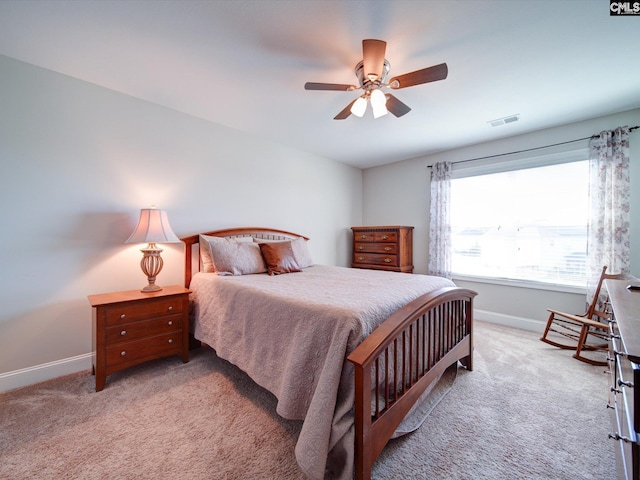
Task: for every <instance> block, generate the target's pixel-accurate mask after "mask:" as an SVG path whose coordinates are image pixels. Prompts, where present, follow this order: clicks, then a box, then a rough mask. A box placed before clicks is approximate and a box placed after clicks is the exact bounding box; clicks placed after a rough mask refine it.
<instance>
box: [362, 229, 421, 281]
mask: <svg viewBox="0 0 640 480" xmlns="http://www.w3.org/2000/svg"><path fill="white" fill-rule="evenodd" d="M351 230H353V262H352V263H351V266H352V267H355V268H372V269H376V270H391V271H394V272H405V273H412V272H413V227H400V226H392V227H390V226H380V227H351Z"/></svg>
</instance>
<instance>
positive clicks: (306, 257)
mask: <svg viewBox="0 0 640 480" xmlns="http://www.w3.org/2000/svg"><path fill="white" fill-rule="evenodd" d="M254 241H255V242H257V243H277V242H289V241H290V242H291V249H292V250H293V257H294V258H295V259H296V263H297V264H298V266H299V267H300V268H307V267H310V266H312V265H313V258H311V253H310V252H309V246H308V245H307V240H305V239H304V238H296V239H293V240H265V239H262V238H254Z"/></svg>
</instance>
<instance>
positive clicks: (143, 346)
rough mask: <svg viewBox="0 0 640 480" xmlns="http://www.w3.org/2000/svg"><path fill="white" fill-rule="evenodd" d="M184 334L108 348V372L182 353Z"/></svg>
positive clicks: (159, 336)
mask: <svg viewBox="0 0 640 480" xmlns="http://www.w3.org/2000/svg"><path fill="white" fill-rule="evenodd" d="M181 337H182V333H181V332H172V333H167V334H164V335H156V336H155V337H148V338H143V339H141V340H136V341H133V342H126V343H119V344H117V345H110V346H108V347H107V370H108V369H109V367H113V366H118V365H120V364H124V363H132V364H133V363H138V362H139V361H142V360H144V359H145V358H159V357H161V356H164V355H174V354H178V353H180V352H181V349H182V338H181Z"/></svg>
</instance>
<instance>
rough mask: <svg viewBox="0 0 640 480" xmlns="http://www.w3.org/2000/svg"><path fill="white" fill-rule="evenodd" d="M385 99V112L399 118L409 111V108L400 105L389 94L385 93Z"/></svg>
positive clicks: (398, 101)
mask: <svg viewBox="0 0 640 480" xmlns="http://www.w3.org/2000/svg"><path fill="white" fill-rule="evenodd" d="M385 97H387V110H389V111H390V112H391V113H393V114H394V115H395V116H396V117H401V116H403V115H405V114H407V113H409V112H410V111H411V108H410V107H409V106H408V105H406V104H404V103H402V102H401V101H400V100H398V99H397V98H396V97H394V96H393V95H391V94H390V93H386V94H385Z"/></svg>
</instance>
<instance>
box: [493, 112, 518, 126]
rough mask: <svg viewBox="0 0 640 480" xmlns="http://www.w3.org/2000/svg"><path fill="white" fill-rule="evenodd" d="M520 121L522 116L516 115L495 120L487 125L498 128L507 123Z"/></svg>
mask: <svg viewBox="0 0 640 480" xmlns="http://www.w3.org/2000/svg"><path fill="white" fill-rule="evenodd" d="M518 120H520V114H519V113H516V114H515V115H509V116H508V117H502V118H497V119H495V120H490V121H488V122H487V123H488V124H489V125H491V126H492V127H497V126H499V125H504V124H506V123H513V122H517V121H518Z"/></svg>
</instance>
